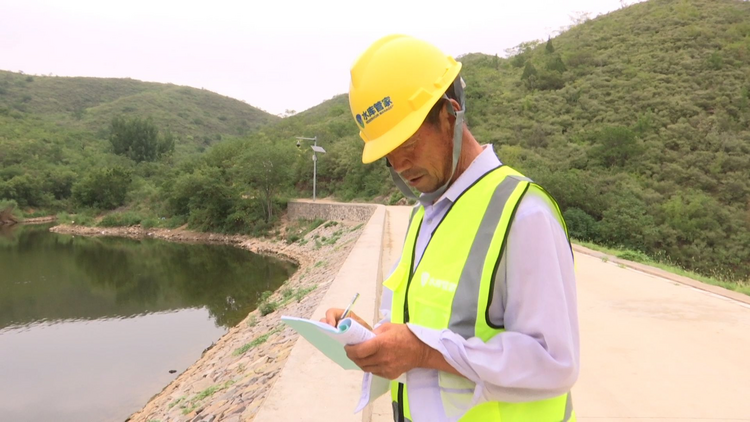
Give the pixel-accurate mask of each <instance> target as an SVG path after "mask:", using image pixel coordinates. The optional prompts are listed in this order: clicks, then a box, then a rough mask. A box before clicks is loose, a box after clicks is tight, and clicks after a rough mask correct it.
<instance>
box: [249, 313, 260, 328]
mask: <svg viewBox="0 0 750 422" xmlns="http://www.w3.org/2000/svg"><path fill="white" fill-rule="evenodd" d="M256 325H258V315H255V314H252V315H250V318H248V319H247V326H248V327H255V326H256Z"/></svg>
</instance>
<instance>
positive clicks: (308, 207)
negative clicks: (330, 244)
mask: <svg viewBox="0 0 750 422" xmlns="http://www.w3.org/2000/svg"><path fill="white" fill-rule="evenodd" d="M376 207H377V205H375V204H339V203H335V202H321V201H317V202H313V201H309V200H295V201H289V205H288V206H287V215H288V217H289V219H290V220H297V219H300V218H303V219H306V220H314V219H316V218H320V219H323V220H332V221H360V222H367V221H369V220H370V217H372V214H373V213H374V212H375V209H376Z"/></svg>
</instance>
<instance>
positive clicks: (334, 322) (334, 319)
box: [320, 308, 372, 331]
mask: <svg viewBox="0 0 750 422" xmlns="http://www.w3.org/2000/svg"><path fill="white" fill-rule="evenodd" d="M343 313H344V310H343V309H339V308H330V309H329V310H327V311H326V316H325V318H321V319H320V322H325V323H326V324H328V325H330V326H332V327H338V325H339V320H340V319H341V314H343ZM347 318H351V319H353V320H355V321H357V322H358V323H360V324H361V325H362V326H363V327H365V328H367V329H368V330H370V331H372V327H370V324H368V323H366V322H365V320H363V319H362V318H360V317H358V316H357V315H356V314H355V313H354V312H351V311H349V315H347Z"/></svg>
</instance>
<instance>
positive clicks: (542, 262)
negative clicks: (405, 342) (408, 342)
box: [408, 191, 579, 404]
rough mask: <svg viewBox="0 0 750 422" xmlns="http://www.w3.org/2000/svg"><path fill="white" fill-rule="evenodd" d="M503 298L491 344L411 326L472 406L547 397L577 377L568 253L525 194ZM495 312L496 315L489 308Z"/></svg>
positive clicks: (543, 211)
mask: <svg viewBox="0 0 750 422" xmlns="http://www.w3.org/2000/svg"><path fill="white" fill-rule="evenodd" d="M508 236H509V237H508V241H507V249H506V251H505V256H504V258H505V259H506V260H507V278H506V280H507V293H506V294H507V297H506V303H505V306H504V307H494V312H502V315H494V316H493V315H491V319H492V320H493V321H495V320H498V319H499V320H502V321H504V324H505V330H506V331H504V332H502V333H500V334H498V335H496V336H494V337H493V338H491V339H490V340H489V341H488V342H486V343H485V342H483V341H482V340H481V339H479V338H476V337H474V338H470V339H464V338H463V337H461V336H460V335H458V334H456V333H454V332H451V331H450V330H447V329H445V330H433V329H428V328H424V327H420V326H415V325H413V324H409V325H408V326H409V328H410V329H411V331H412V332H413V333H414V334H415V335H416V336H417V337H418V338H419V339H420V340H421V341H423V342H424V343H426V344H427V345H428V346H430V347H432V348H434V349H436V350H437V351H439V352H440V353H441V354H442V355H443V357H444V358H445V360H446V361H447V362H448V363H449V364H450V365H451V366H453V367H454V368H456V370H458V371H459V372H460V373H461V374H463V375H464V376H465V377H466V378H468V379H469V380H471V381H472V382H474V383H475V384H476V388H475V393H474V403H475V404H476V403H478V402H482V401H504V402H521V401H533V400H541V399H546V398H551V397H555V396H558V395H560V394H564V393H566V392H568V391H570V389H571V388H572V386H573V384H574V383H575V381H576V380H577V378H578V372H579V333H578V317H577V301H576V288H575V272H574V267H573V259H572V253H571V250H570V245H569V243H568V240H567V237H566V236H565V232H564V230H563V229H562V226H561V225H560V223H559V222H558V220H557V219H556V218H555V216H554V215H553V214H552V210H551V209H550V207H549V206H548V205H547V204H546V203H545V202H544V200H543V199H541V197H539V196H537V194H536V193H534V192H532V191H529V193H527V195H526V196H525V197H524V198H523V199H522V201H521V203H520V204H519V208H518V210H517V212H516V216H515V218H514V221H513V224H512V226H511V229H510V233H509V235H508ZM491 311H493V308H491Z"/></svg>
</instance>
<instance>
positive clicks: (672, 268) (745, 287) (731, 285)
mask: <svg viewBox="0 0 750 422" xmlns="http://www.w3.org/2000/svg"><path fill="white" fill-rule="evenodd" d="M573 243H576V244H578V245H581V246H584V247H587V248H589V249H592V250H595V251H598V252H604V253H606V254H607V255H612V256H615V257H617V258H619V259H623V260H626V261H634V262H639V263H641V264H646V265H649V266H651V267H655V268H659V269H661V270H664V271H667V272H670V273H672V274H677V275H681V276H683V277H688V278H691V279H693V280H697V281H700V282H703V283H706V284H711V285H714V286H719V287H723V288H725V289H727V290H732V291H735V292H739V293H743V294H746V295H748V296H750V282H733V281H726V280H722V279H719V278H716V277H709V276H706V275H703V274H698V273H695V272H693V271H690V270H686V269H684V268H681V267H678V266H676V265H672V264H669V263H664V262H661V261H657V260H655V259H653V258H651V257H649V256H647V255H646V254H644V253H643V252H639V251H633V250H629V249H616V248H610V247H606V246H600V245H597V244H594V243H590V242H583V241H580V240H574V242H573ZM601 260H602V261H603V262H608V261H609V258H608V257H602V258H601Z"/></svg>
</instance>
